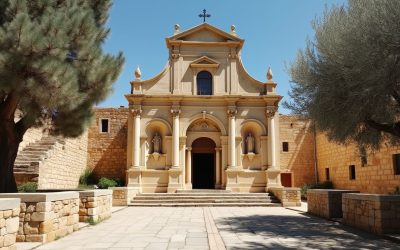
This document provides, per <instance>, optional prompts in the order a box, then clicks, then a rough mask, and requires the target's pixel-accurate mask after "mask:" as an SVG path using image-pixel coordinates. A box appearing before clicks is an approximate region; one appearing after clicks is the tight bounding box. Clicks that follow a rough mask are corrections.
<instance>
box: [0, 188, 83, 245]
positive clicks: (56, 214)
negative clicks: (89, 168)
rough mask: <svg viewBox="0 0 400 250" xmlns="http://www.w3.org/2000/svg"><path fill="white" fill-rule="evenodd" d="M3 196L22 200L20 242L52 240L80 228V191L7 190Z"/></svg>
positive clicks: (0, 196) (18, 237)
mask: <svg viewBox="0 0 400 250" xmlns="http://www.w3.org/2000/svg"><path fill="white" fill-rule="evenodd" d="M0 198H20V199H21V205H20V213H19V218H20V221H19V229H18V233H17V241H19V242H24V241H27V242H28V241H29V242H42V243H44V242H49V241H53V240H55V239H57V238H60V237H63V236H65V235H67V234H70V233H72V232H74V231H76V230H78V228H79V224H78V223H79V215H78V212H79V194H78V192H54V193H8V194H0Z"/></svg>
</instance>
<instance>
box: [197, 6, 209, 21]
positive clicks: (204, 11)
mask: <svg viewBox="0 0 400 250" xmlns="http://www.w3.org/2000/svg"><path fill="white" fill-rule="evenodd" d="M199 17H202V18H203V23H205V22H206V17H211V15H210V14H207V11H206V9H204V10H203V14H200V15H199Z"/></svg>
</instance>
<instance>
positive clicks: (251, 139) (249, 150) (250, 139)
mask: <svg viewBox="0 0 400 250" xmlns="http://www.w3.org/2000/svg"><path fill="white" fill-rule="evenodd" d="M246 145H247V153H254V137H253V135H252V134H251V133H249V134H248V135H247V137H246Z"/></svg>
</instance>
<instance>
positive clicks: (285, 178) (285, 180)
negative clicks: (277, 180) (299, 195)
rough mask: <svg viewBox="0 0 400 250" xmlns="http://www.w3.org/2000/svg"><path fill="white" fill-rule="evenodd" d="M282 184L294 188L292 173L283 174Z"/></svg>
mask: <svg viewBox="0 0 400 250" xmlns="http://www.w3.org/2000/svg"><path fill="white" fill-rule="evenodd" d="M281 183H282V186H284V187H292V173H281Z"/></svg>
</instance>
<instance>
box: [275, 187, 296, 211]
mask: <svg viewBox="0 0 400 250" xmlns="http://www.w3.org/2000/svg"><path fill="white" fill-rule="evenodd" d="M268 192H271V193H273V194H274V195H275V197H276V198H277V199H278V200H280V202H281V203H282V206H283V207H300V206H301V194H300V188H290V187H270V188H268Z"/></svg>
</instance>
